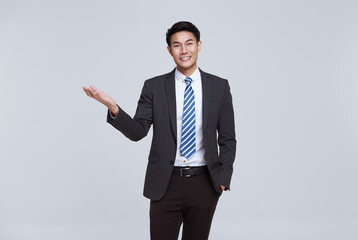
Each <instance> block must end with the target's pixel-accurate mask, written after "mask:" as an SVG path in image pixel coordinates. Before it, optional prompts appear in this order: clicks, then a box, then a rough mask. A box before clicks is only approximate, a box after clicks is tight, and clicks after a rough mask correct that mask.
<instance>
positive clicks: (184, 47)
mask: <svg viewBox="0 0 358 240" xmlns="http://www.w3.org/2000/svg"><path fill="white" fill-rule="evenodd" d="M186 53H187V48H186V46H185V45H183V47H182V48H181V54H186Z"/></svg>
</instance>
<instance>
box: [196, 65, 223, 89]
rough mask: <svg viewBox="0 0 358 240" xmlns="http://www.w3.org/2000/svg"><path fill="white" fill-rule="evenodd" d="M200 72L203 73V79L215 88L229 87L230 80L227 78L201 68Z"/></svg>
mask: <svg viewBox="0 0 358 240" xmlns="http://www.w3.org/2000/svg"><path fill="white" fill-rule="evenodd" d="M200 73H201V80H202V81H206V82H207V83H208V84H210V85H211V87H213V88H217V89H221V88H227V87H228V86H229V81H228V80H227V79H225V78H222V77H219V76H216V75H214V74H211V73H207V72H204V71H203V70H201V69H200Z"/></svg>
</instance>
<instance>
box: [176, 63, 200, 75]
mask: <svg viewBox="0 0 358 240" xmlns="http://www.w3.org/2000/svg"><path fill="white" fill-rule="evenodd" d="M197 67H198V66H197V65H196V64H195V65H194V66H192V67H190V68H185V69H183V68H181V67H179V66H177V69H178V71H179V72H181V73H182V74H183V75H185V76H186V77H190V76H191V75H192V74H193V73H194V72H195V70H196V69H197Z"/></svg>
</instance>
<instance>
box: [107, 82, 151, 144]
mask: <svg viewBox="0 0 358 240" xmlns="http://www.w3.org/2000/svg"><path fill="white" fill-rule="evenodd" d="M152 100H153V99H152V92H151V89H150V87H149V84H148V81H145V82H144V86H143V89H142V93H141V95H140V98H139V101H138V105H137V110H136V113H135V115H134V117H133V118H132V117H130V116H129V115H128V114H127V113H126V112H125V111H124V110H123V109H121V108H120V107H119V106H118V109H119V113H118V115H117V116H116V117H115V118H113V117H112V116H111V114H110V112H109V110H108V112H107V122H108V123H109V124H111V125H112V126H113V127H115V128H116V129H118V130H119V131H121V132H122V133H123V134H124V135H125V136H126V137H127V138H129V139H130V140H132V141H139V140H141V139H142V138H143V137H145V136H146V135H147V134H148V131H149V129H150V126H151V125H152V120H153V117H152V107H153V106H152V104H153V102H152Z"/></svg>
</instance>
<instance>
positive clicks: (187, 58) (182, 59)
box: [179, 56, 191, 62]
mask: <svg viewBox="0 0 358 240" xmlns="http://www.w3.org/2000/svg"><path fill="white" fill-rule="evenodd" d="M179 59H180V60H181V61H183V62H186V61H189V60H190V59H191V57H190V56H189V57H181V58H179Z"/></svg>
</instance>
